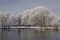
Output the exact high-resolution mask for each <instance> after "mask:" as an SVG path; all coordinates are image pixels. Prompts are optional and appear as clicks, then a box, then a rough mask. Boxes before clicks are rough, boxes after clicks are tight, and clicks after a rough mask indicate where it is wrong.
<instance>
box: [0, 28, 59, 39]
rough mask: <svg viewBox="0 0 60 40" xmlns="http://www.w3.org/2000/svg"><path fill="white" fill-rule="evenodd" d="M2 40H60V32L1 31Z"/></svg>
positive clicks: (32, 30) (0, 37) (31, 30)
mask: <svg viewBox="0 0 60 40" xmlns="http://www.w3.org/2000/svg"><path fill="white" fill-rule="evenodd" d="M0 40H60V30H45V31H37V30H35V29H0Z"/></svg>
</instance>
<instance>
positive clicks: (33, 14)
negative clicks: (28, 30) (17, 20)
mask: <svg viewBox="0 0 60 40" xmlns="http://www.w3.org/2000/svg"><path fill="white" fill-rule="evenodd" d="M54 20H55V14H54V13H53V12H51V11H50V10H49V9H47V8H45V7H36V8H33V9H28V10H26V11H24V12H23V15H22V24H25V25H40V26H41V27H44V26H49V25H51V24H53V23H54Z"/></svg>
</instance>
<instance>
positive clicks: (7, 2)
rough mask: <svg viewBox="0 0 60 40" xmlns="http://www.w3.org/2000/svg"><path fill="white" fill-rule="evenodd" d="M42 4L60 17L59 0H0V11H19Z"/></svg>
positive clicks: (15, 12)
mask: <svg viewBox="0 0 60 40" xmlns="http://www.w3.org/2000/svg"><path fill="white" fill-rule="evenodd" d="M37 6H44V7H46V8H48V9H51V11H53V12H55V13H56V15H57V16H58V17H60V0H0V11H3V12H5V14H7V13H14V14H17V13H21V12H23V11H24V10H26V9H30V8H34V7H37Z"/></svg>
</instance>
